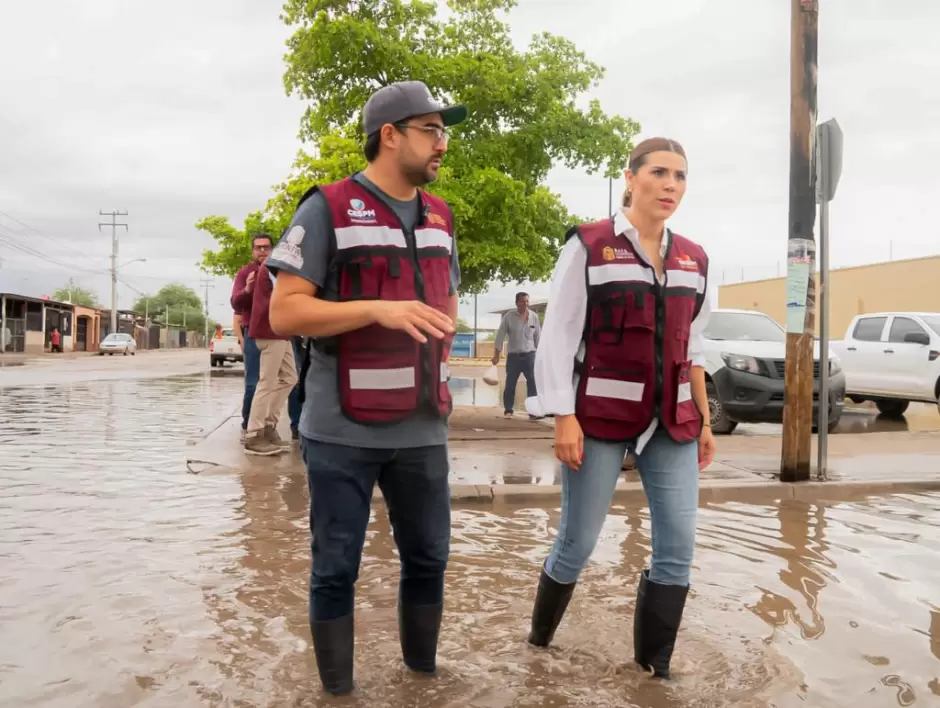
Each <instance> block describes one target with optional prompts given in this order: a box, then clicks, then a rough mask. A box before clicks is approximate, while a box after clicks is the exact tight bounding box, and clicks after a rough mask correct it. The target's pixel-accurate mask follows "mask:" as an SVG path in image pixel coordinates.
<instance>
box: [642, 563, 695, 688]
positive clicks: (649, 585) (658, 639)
mask: <svg viewBox="0 0 940 708" xmlns="http://www.w3.org/2000/svg"><path fill="white" fill-rule="evenodd" d="M688 594H689V586H688V585H661V584H659V583H654V582H653V581H652V580H650V579H649V571H648V570H644V571H643V574H642V575H641V576H640V586H639V589H638V590H637V594H636V610H635V612H634V616H633V651H634V661H636V663H637V664H639V665H640V666H642V667H643V668H644V669H646V670H647V671H650V670H652V671H653V676H655V677H657V678H664V679H668V678H669V662H670V660H671V659H672V650H673V649H674V648H675V645H676V634H677V633H678V632H679V624H680V623H681V622H682V611H683V610H684V609H685V598H686V596H687V595H688Z"/></svg>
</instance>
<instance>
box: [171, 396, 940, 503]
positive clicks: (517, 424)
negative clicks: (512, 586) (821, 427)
mask: <svg viewBox="0 0 940 708" xmlns="http://www.w3.org/2000/svg"><path fill="white" fill-rule="evenodd" d="M286 421H287V416H286V414H285V415H284V416H283V417H282V428H283V429H282V430H281V434H282V436H284V437H287V436H288V435H289V429H288V428H287V422H286ZM239 428H240V418H239V417H238V416H237V415H235V412H234V411H233V415H232V417H231V418H229V419H227V420H226V421H224V422H223V423H222V424H221V425H220V426H218V427H217V428H216V429H214V430H213V431H212V432H211V433H210V434H209V435H208V436H207V437H206V438H204V439H203V440H201V441H197V442H194V444H193V446H192V447H191V449H190V451H189V453H188V454H187V466H188V468H189V469H190V471H191V472H193V473H194V474H240V473H245V472H263V471H269V472H270V473H271V474H272V475H278V474H284V473H288V472H290V473H292V474H299V473H302V470H303V462H302V460H301V458H300V452H299V447H298V446H297V445H296V444H295V445H294V447H293V448H292V450H291V451H290V452H289V453H287V454H284V455H281V456H279V457H274V458H258V457H250V456H247V455H245V454H244V452H243V449H242V447H241V445H240V444H239ZM780 446H781V440H780V437H779V436H776V435H731V436H721V437H719V438H718V455H717V458H716V461H715V462H714V463H713V464H712V465H711V466H710V467H709V468H708V469H707V470H705V471H704V472H702V473H701V476H700V487H701V493H700V497H701V500H702V501H703V502H709V501H729V500H739V501H742V502H768V501H772V500H776V499H794V498H795V499H803V500H820V499H827V498H828V499H835V498H839V499H841V498H845V497H847V496H851V497H857V496H865V495H876V494H887V493H898V492H912V491H923V490H940V432H924V433H907V432H901V433H864V434H854V435H833V436H831V437H830V455H829V475H828V479H827V480H826V481H816V480H814V481H810V482H803V483H798V484H787V483H781V482H780V481H778V479H777V475H778V472H779V465H780V462H779V460H780ZM449 453H450V466H451V469H450V480H451V496H452V498H453V499H455V500H461V501H475V502H484V503H496V504H498V503H518V502H524V501H532V500H543V501H545V502H552V501H553V500H555V501H557V500H559V499H560V493H561V487H560V486H559V485H560V482H561V473H560V470H559V465H558V463H557V461H556V460H555V457H554V451H553V431H552V429H551V427H550V426H549V425H546V424H544V423H541V422H531V421H529V420H528V419H526V418H524V417H517V418H515V419H512V420H505V419H503V417H502V415H501V413H500V411H499V410H498V409H490V408H472V407H461V408H457V409H455V411H454V415H453V417H452V420H451V436H450V445H449ZM812 459H813V460H814V461H815V454H814V456H813V458H812ZM813 476H814V477H815V470H814V472H813ZM615 501H617V502H618V503H628V504H645V497H644V495H643V490H642V485H641V484H640V482H639V478H638V477H637V474H636V472H635V471H626V472H624V473H623V479H622V480H621V481H620V483H619V484H618V488H617V493H616V495H615Z"/></svg>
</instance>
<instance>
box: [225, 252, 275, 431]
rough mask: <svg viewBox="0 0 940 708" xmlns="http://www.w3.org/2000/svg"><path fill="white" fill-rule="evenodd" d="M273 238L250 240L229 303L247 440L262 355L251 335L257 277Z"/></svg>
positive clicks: (236, 275) (269, 253)
mask: <svg viewBox="0 0 940 708" xmlns="http://www.w3.org/2000/svg"><path fill="white" fill-rule="evenodd" d="M272 246H273V241H272V239H271V237H270V236H268V234H258V235H257V236H254V237H253V238H252V239H251V261H250V262H249V263H247V264H246V265H244V266H242V267H241V268H240V269H239V271H238V273H236V274H235V283H234V284H233V285H232V297H231V300H230V304H231V305H232V310H234V311H235V327H236V329H235V333H236V336H237V337H238V343H239V344H240V345H241V348H242V355H243V357H244V360H245V393H244V395H243V396H242V433H241V442H242V444H244V443H245V436H246V434H247V431H248V416H249V415H250V414H251V401H252V399H253V398H254V395H255V388H256V387H257V386H258V367H259V365H260V360H261V354H260V352H259V351H258V346H257V344H255V340H254V339H252V338H251V337H250V336H249V335H248V325H249V324H250V322H251V305H252V300H253V297H254V287H255V279H256V278H257V275H258V268H259V267H260V266H261V265H262V264H263V263H264V262H265V261H266V260H267V258H268V256H269V255H271V247H272Z"/></svg>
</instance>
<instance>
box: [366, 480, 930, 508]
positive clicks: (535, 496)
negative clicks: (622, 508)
mask: <svg viewBox="0 0 940 708" xmlns="http://www.w3.org/2000/svg"><path fill="white" fill-rule="evenodd" d="M937 490H940V478H936V479H895V480H883V481H877V482H870V481H862V480H858V481H834V482H797V483H790V482H776V481H767V480H758V481H753V482H751V481H748V482H739V481H729V482H715V483H713V484H708V485H706V486H702V487H700V489H699V502H700V503H718V502H727V501H740V502H747V503H755V502H773V501H780V500H785V499H795V500H798V501H807V502H818V501H838V500H845V498H846V497H852V498H855V497H867V496H883V495H887V494H900V493H903V492H926V491H937ZM372 498H373V500H378V501H382V495H381V493H380V492H379V490H378V489H376V490H375V494H373V497H372ZM450 498H451V500H452V501H459V502H463V503H479V504H494V505H498V504H505V505H514V504H519V503H522V502H546V501H553V500H558V501H559V503H560V500H561V487H560V486H558V485H549V484H491V485H487V484H452V485H450ZM613 500H614V501H615V502H619V503H626V504H633V505H635V504H637V503H639V504H640V505H644V506H645V505H646V495H645V494H644V492H643V486H642V484H640V483H639V482H620V483H618V485H617V488H616V490H615V491H614V499H613Z"/></svg>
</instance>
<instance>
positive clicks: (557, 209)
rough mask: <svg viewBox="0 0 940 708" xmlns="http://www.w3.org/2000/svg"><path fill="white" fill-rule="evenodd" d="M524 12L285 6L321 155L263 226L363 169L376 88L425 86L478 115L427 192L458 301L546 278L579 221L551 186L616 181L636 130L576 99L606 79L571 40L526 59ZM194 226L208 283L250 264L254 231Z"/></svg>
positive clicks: (457, 0) (307, 161)
mask: <svg viewBox="0 0 940 708" xmlns="http://www.w3.org/2000/svg"><path fill="white" fill-rule="evenodd" d="M515 5H516V0H449V1H448V3H447V6H448V12H446V13H439V11H438V5H437V3H435V2H429V1H425V0H358V1H357V0H287V2H286V3H285V5H284V11H283V14H282V17H283V19H284V21H285V22H286V23H287V24H288V25H289V26H291V27H293V28H294V33H293V35H292V36H291V38H290V40H289V41H288V52H287V55H286V57H285V60H286V63H287V70H286V72H285V74H284V84H285V87H286V89H287V90H288V92H289V93H291V94H295V95H298V96H300V97H301V98H303V99H305V100H306V101H308V102H309V105H308V108H307V110H306V112H305V114H304V118H303V121H302V125H301V131H300V135H301V138H302V139H304V140H305V141H306V142H307V143H308V144H309V145H311V146H312V149H311V150H310V151H309V152H301V154H300V155H299V157H298V158H297V160H296V162H295V164H294V169H293V172H292V174H291V175H290V177H289V178H288V179H287V180H286V181H285V182H284V183H282V184H280V185H278V186H277V187H276V188H275V189H276V193H275V195H274V197H273V198H272V199H271V200H270V201H269V203H268V204H267V206H266V208H265V209H264V211H263V212H261V213H259V214H255V215H253V216H256V217H257V218H258V219H259V220H260V221H262V222H264V223H265V224H266V225H273V226H276V227H277V229H276V231H277V233H278V234H279V233H280V232H282V231H283V228H284V227H285V226H286V224H287V221H288V220H289V219H290V216H291V214H292V212H293V209H294V208H295V206H296V204H297V199H298V198H299V197H300V195H301V194H302V193H303V192H304V191H305V190H306V189H307V188H308V187H309V186H311V185H312V184H316V183H317V182H325V181H332V180H335V179H339V178H342V177H345V176H347V175H349V174H350V173H351V172H353V171H355V170H356V169H359V168H361V167H362V166H363V164H364V162H363V158H362V154H361V149H362V137H361V135H360V134H359V132H360V129H359V125H360V111H361V109H362V106H363V104H364V103H365V101H366V99H367V98H368V97H369V95H370V94H371V93H372V92H373V91H375V90H376V89H377V88H379V87H380V86H383V85H387V84H389V83H392V82H395V81H400V80H407V79H421V80H423V81H424V82H425V83H426V84H428V86H429V87H430V89H431V91H432V93H435V94H436V95H439V96H441V97H443V98H447V99H450V100H453V101H460V102H463V103H466V104H467V105H468V106H469V107H470V110H471V116H470V118H469V120H468V121H466V122H465V123H464V124H462V125H460V126H456V127H455V128H454V129H453V131H452V136H451V139H450V142H449V145H448V153H447V156H446V158H445V160H444V166H443V167H442V169H441V170H440V173H439V178H438V180H437V181H436V182H435V183H434V184H433V185H431V186H430V189H431V191H433V192H435V193H437V194H438V195H440V196H441V197H443V198H444V199H446V200H447V201H448V202H449V203H450V205H451V207H452V209H453V211H454V216H455V219H456V224H457V233H458V239H459V243H460V260H461V269H462V271H463V285H462V287H461V290H462V292H464V293H473V292H479V291H481V290H483V289H485V288H486V286H487V284H488V283H490V282H492V281H497V282H501V283H507V282H512V281H516V282H518V281H522V280H539V279H543V278H545V277H547V276H548V274H549V273H550V272H551V268H552V266H553V264H554V261H555V258H556V256H557V250H558V247H559V244H560V239H561V237H562V235H563V234H564V233H565V231H566V230H567V229H568V228H569V227H570V226H571V225H572V224H574V223H577V222H578V221H580V220H582V218H581V217H578V216H575V215H573V214H571V213H569V212H568V210H567V209H566V208H565V206H564V204H562V202H561V198H560V197H559V195H557V194H554V193H553V192H551V191H550V190H549V189H548V188H547V187H545V186H544V184H543V183H544V181H545V179H546V177H547V175H548V172H549V170H550V169H551V167H552V166H553V165H554V164H559V163H560V164H564V165H567V166H568V167H571V168H575V169H583V170H586V171H588V172H589V173H597V172H604V173H605V174H615V173H616V172H617V171H618V170H619V169H620V168H621V167H622V166H623V165H624V164H625V163H626V160H627V155H628V154H629V151H630V149H631V147H632V144H631V140H632V138H633V136H634V135H635V134H636V133H637V132H638V130H639V126H638V124H637V123H635V122H634V121H632V120H629V119H627V118H621V117H617V116H608V115H606V114H605V113H604V111H603V110H602V109H601V107H600V105H599V103H598V102H597V101H589V102H582V101H580V100H579V99H580V98H581V97H582V96H583V95H584V94H585V93H586V92H587V91H589V90H590V89H591V88H593V87H595V86H596V85H597V84H598V82H599V81H600V79H601V78H602V77H603V75H604V70H603V69H602V68H601V67H600V66H598V65H597V64H594V63H593V62H591V61H589V60H588V59H587V57H586V56H585V54H584V53H583V52H581V51H579V50H578V49H577V48H576V47H575V46H574V45H573V44H572V43H571V42H570V41H569V40H567V39H564V38H563V37H556V36H553V35H550V34H547V33H543V34H539V35H536V36H535V37H533V38H532V40H531V42H530V44H529V46H528V47H527V48H526V49H524V50H520V49H518V48H516V47H515V46H514V45H513V43H512V41H511V37H510V31H509V25H508V24H507V23H506V21H505V19H504V17H505V13H506V12H507V11H509V10H511V9H512V8H513V7H514V6H515ZM197 226H198V227H199V228H203V229H204V230H206V231H208V232H209V233H211V234H212V235H213V236H214V237H215V238H216V240H217V241H218V243H219V245H220V249H219V250H218V251H216V252H214V253H213V252H207V253H206V254H204V257H203V264H204V267H206V268H207V269H209V270H210V272H215V273H229V274H231V273H233V272H234V270H233V268H234V269H237V268H238V267H239V266H240V265H242V264H243V263H245V262H247V248H248V247H247V243H248V238H247V237H248V234H250V232H251V231H250V227H251V225H250V224H248V223H246V225H245V228H244V229H241V230H239V229H236V228H234V227H232V226H231V225H229V224H228V221H227V220H226V219H224V217H209V218H207V219H205V220H203V221H202V222H200V223H199V224H197Z"/></svg>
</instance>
